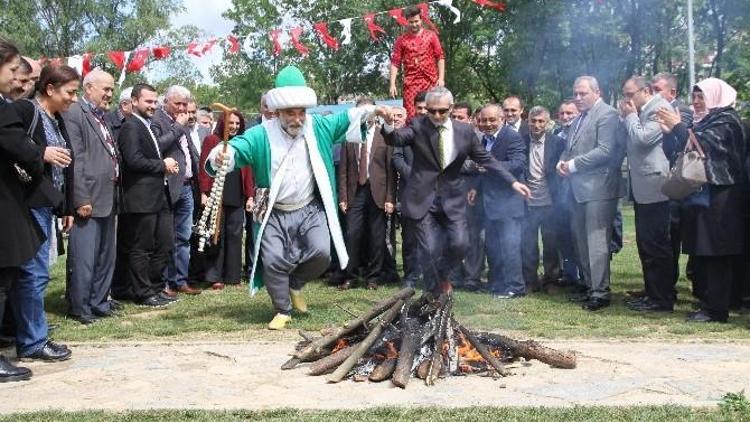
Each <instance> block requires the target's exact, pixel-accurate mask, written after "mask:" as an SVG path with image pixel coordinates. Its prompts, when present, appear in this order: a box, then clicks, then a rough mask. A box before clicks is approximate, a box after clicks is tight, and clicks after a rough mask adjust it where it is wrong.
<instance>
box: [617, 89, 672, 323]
mask: <svg viewBox="0 0 750 422" xmlns="http://www.w3.org/2000/svg"><path fill="white" fill-rule="evenodd" d="M622 95H623V97H625V100H624V101H622V102H621V103H620V114H621V116H622V118H623V119H624V123H625V128H626V130H627V133H628V142H627V154H628V166H629V167H630V187H631V189H630V192H631V194H632V196H633V200H634V201H633V202H634V204H635V240H636V244H637V246H638V255H639V256H640V259H641V267H642V268H643V281H644V284H645V288H646V290H645V291H646V296H644V297H643V298H640V299H636V300H634V301H631V302H629V303H628V307H630V309H633V310H635V311H661V312H671V311H672V308H673V307H674V300H675V297H674V291H673V286H672V280H673V278H674V274H673V273H674V269H673V266H672V259H673V254H672V247H671V244H670V239H669V198H667V197H666V196H665V195H664V194H663V193H661V187H662V185H663V184H664V181H665V180H666V177H667V173H668V172H669V160H667V156H666V155H665V154H664V149H663V147H662V140H663V139H662V131H661V127H660V125H659V122H658V121H657V117H656V111H657V110H659V109H660V108H664V109H671V106H670V105H669V103H668V102H667V100H665V99H664V98H662V96H661V95H659V94H656V95H653V93H652V90H651V86H650V84H649V82H648V81H647V80H646V78H644V77H643V76H633V77H632V78H630V79H628V80H627V81H626V82H625V84H624V85H623V86H622Z"/></svg>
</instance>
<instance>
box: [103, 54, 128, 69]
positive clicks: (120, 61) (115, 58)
mask: <svg viewBox="0 0 750 422" xmlns="http://www.w3.org/2000/svg"><path fill="white" fill-rule="evenodd" d="M107 56H108V57H109V59H110V60H112V63H114V65H115V67H116V68H117V69H118V70H122V68H123V67H124V66H125V52H124V51H110V52H109V53H107Z"/></svg>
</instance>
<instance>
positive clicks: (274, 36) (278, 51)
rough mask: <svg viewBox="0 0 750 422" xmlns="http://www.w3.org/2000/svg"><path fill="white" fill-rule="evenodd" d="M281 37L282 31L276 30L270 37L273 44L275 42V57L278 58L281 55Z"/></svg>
mask: <svg viewBox="0 0 750 422" xmlns="http://www.w3.org/2000/svg"><path fill="white" fill-rule="evenodd" d="M279 35H281V30H280V29H278V28H276V29H274V30H273V31H271V33H270V34H269V37H270V38H271V42H273V55H274V56H278V55H279V54H281V43H280V42H279Z"/></svg>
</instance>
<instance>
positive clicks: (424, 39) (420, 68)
mask: <svg viewBox="0 0 750 422" xmlns="http://www.w3.org/2000/svg"><path fill="white" fill-rule="evenodd" d="M443 58H445V55H444V54H443V47H442V46H441V45H440V40H439V39H438V36H437V34H436V33H434V32H433V31H430V30H427V29H422V30H421V31H419V33H417V34H413V33H411V32H407V33H406V34H403V35H401V36H400V37H398V39H397V40H396V44H395V45H394V46H393V54H392V55H391V64H392V65H394V66H396V67H401V65H403V69H402V74H403V81H404V84H403V87H402V91H403V98H404V108H405V109H406V115H407V116H408V117H412V116H414V112H415V109H414V97H416V96H417V94H418V93H420V92H422V91H428V90H430V89H431V88H434V87H435V85H436V84H437V80H438V68H437V62H438V60H440V59H443Z"/></svg>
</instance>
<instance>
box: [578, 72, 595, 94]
mask: <svg viewBox="0 0 750 422" xmlns="http://www.w3.org/2000/svg"><path fill="white" fill-rule="evenodd" d="M581 82H586V83H588V84H589V88H591V90H592V91H599V81H597V80H596V78H595V77H593V76H588V75H586V76H579V77H577V78H576V81H575V82H574V83H573V86H578V84H580V83H581Z"/></svg>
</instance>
